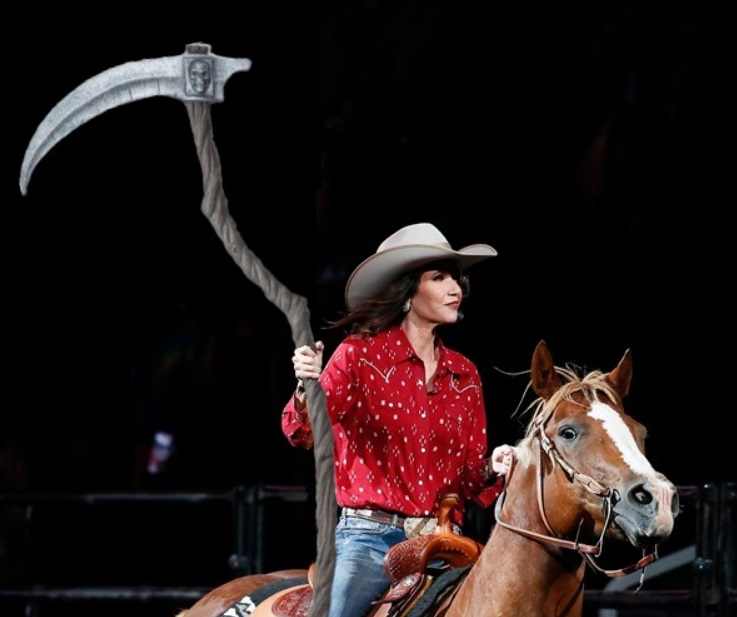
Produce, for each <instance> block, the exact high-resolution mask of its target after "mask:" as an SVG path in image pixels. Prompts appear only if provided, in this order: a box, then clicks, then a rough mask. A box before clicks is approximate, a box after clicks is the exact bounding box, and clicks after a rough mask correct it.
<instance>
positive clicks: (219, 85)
mask: <svg viewBox="0 0 737 617" xmlns="http://www.w3.org/2000/svg"><path fill="white" fill-rule="evenodd" d="M250 66H251V61H250V60H249V59H247V58H226V57H223V56H218V55H215V54H213V53H211V52H210V45H208V44H206V43H191V44H189V45H187V46H186V49H185V53H184V54H182V55H180V56H170V57H164V58H155V59H146V60H140V61H135V62H128V63H125V64H121V65H119V66H116V67H113V68H111V69H108V70H106V71H103V72H102V73H100V74H98V75H96V76H94V77H92V78H90V79H88V80H87V81H85V82H84V83H82V84H81V85H79V86H78V87H77V88H76V89H75V90H73V91H72V92H71V93H70V94H68V95H67V96H66V97H64V98H63V99H62V100H61V101H59V103H57V104H56V105H55V106H54V108H53V109H52V110H51V111H50V112H49V113H48V114H47V116H46V117H45V118H44V120H43V121H42V122H41V123H40V124H39V126H38V128H37V129H36V132H35V133H34V135H33V137H32V138H31V141H30V143H29V145H28V147H27V149H26V152H25V156H24V158H23V164H22V166H21V172H20V190H21V193H22V194H23V195H25V194H26V192H27V189H28V183H29V182H30V179H31V175H32V174H33V170H34V169H35V167H36V166H37V165H38V163H39V162H40V161H41V159H42V158H43V157H44V156H45V155H46V154H47V153H48V152H49V151H50V150H51V149H52V148H53V147H54V146H55V145H56V144H57V143H58V142H59V141H60V140H62V139H63V138H64V137H66V136H67V135H68V134H69V133H71V132H72V131H73V130H74V129H76V128H77V127H79V126H81V125H82V124H84V123H85V122H87V121H89V120H91V119H93V118H95V117H96V116H99V115H100V114H102V113H104V112H105V111H107V110H109V109H113V108H115V107H118V106H120V105H124V104H126V103H129V102H132V101H137V100H140V99H144V98H149V97H153V96H168V97H172V98H175V99H178V100H180V101H183V102H184V105H185V106H186V108H187V114H188V115H189V120H190V125H191V128H192V133H193V136H194V141H195V147H196V149H197V155H198V158H199V160H200V166H201V168H202V174H203V190H204V196H203V199H202V202H201V206H200V209H201V211H202V212H203V214H204V215H205V216H206V217H207V219H208V220H209V221H210V224H211V225H212V227H213V228H214V229H215V232H216V233H217V234H218V237H219V238H220V239H221V241H222V242H223V245H224V247H225V249H226V250H227V252H228V254H229V255H230V256H231V257H232V258H233V260H235V262H236V263H237V264H238V266H239V267H240V268H241V270H242V271H243V273H244V274H245V275H246V276H247V277H248V278H249V279H250V280H251V281H252V282H254V283H256V284H257V285H258V286H259V287H260V288H261V290H262V291H263V292H264V294H265V295H266V297H267V298H268V299H269V300H270V301H271V302H272V304H274V305H275V306H276V307H277V308H279V309H280V310H281V311H282V312H283V313H284V315H285V316H286V318H287V320H288V322H289V325H290V328H291V332H292V338H293V340H294V343H295V346H300V345H311V346H314V337H313V335H312V331H311V328H310V313H309V308H308V306H307V300H306V299H305V298H304V297H303V296H300V295H297V294H294V293H292V292H291V291H289V290H288V289H287V288H286V287H285V286H284V285H283V284H282V283H281V282H279V281H278V280H276V279H275V278H274V277H273V275H272V274H271V273H270V272H269V270H268V269H267V268H266V267H265V266H264V265H263V263H262V262H261V260H260V259H259V258H258V257H257V256H256V255H254V254H253V253H252V252H251V251H250V249H249V248H248V246H247V245H246V243H245V242H244V241H243V238H242V237H241V235H240V233H239V231H238V228H237V226H236V224H235V221H234V220H233V218H232V216H231V215H230V212H229V210H228V202H227V199H226V197H225V191H224V189H223V183H222V174H221V166H220V156H219V153H218V150H217V147H216V145H215V141H214V138H213V131H212V118H211V115H210V105H211V104H212V103H217V102H222V101H223V100H224V88H225V83H226V82H227V80H228V79H229V78H230V76H231V75H233V74H234V73H236V72H245V71H248V70H249V69H250ZM305 387H306V389H307V398H308V402H309V414H310V421H311V423H312V427H313V431H314V435H315V446H314V455H315V469H316V513H315V514H316V522H317V544H318V551H317V571H318V572H319V573H320V576H318V577H316V582H315V593H314V598H313V602H312V606H311V608H310V616H311V617H313V616H318V615H326V614H327V613H328V608H329V606H330V586H331V583H332V578H333V572H334V568H335V546H334V541H333V529H334V528H335V525H336V523H337V507H336V502H335V492H334V480H333V435H332V430H331V426H330V421H329V418H328V415H327V412H326V409H325V393H324V391H323V390H322V387H321V386H320V384H319V382H317V381H315V380H308V381H307V382H306V384H305Z"/></svg>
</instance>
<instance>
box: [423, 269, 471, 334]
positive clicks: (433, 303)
mask: <svg viewBox="0 0 737 617" xmlns="http://www.w3.org/2000/svg"><path fill="white" fill-rule="evenodd" d="M457 277H458V273H457V272H450V271H448V270H443V269H439V270H427V271H425V272H423V273H422V274H421V275H420V283H419V286H418V288H417V293H416V294H415V296H414V298H412V310H411V313H413V314H414V317H415V318H419V319H421V320H424V321H427V322H429V323H432V324H435V325H442V324H449V323H455V322H456V321H458V309H459V308H460V307H461V300H462V299H463V290H462V289H461V286H460V285H459V283H458V279H457Z"/></svg>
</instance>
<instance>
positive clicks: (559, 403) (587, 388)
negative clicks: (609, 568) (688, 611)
mask: <svg viewBox="0 0 737 617" xmlns="http://www.w3.org/2000/svg"><path fill="white" fill-rule="evenodd" d="M631 379H632V356H631V353H630V351H629V350H627V351H626V352H625V354H624V356H623V357H622V359H621V360H620V361H619V364H618V365H617V366H616V367H615V368H614V369H613V370H611V371H610V372H608V373H603V372H601V371H592V372H590V373H588V374H586V375H583V376H581V375H578V374H576V373H575V372H574V371H573V370H572V369H570V368H561V367H556V366H555V364H554V362H553V358H552V356H551V354H550V352H549V350H548V347H547V345H546V344H545V342H544V341H541V342H540V343H538V345H537V347H536V349H535V352H534V355H533V359H532V367H531V385H532V389H533V390H534V392H535V393H536V394H537V395H538V397H539V398H538V399H537V401H536V402H535V403H533V405H532V406H531V407H533V408H534V409H535V412H534V414H533V417H532V420H531V422H530V424H529V425H528V428H527V433H526V436H525V439H524V440H523V441H524V442H525V443H526V444H527V452H528V453H529V452H532V451H533V450H534V449H535V448H534V447H533V446H535V445H536V446H537V452H538V453H539V455H540V458H541V463H542V465H541V467H542V468H541V469H539V472H538V478H539V480H538V481H539V484H540V486H539V487H538V494H539V501H540V512H541V514H542V518H543V519H545V521H546V523H545V524H546V526H547V527H548V531H549V532H551V533H554V534H556V535H560V536H570V534H571V533H574V532H575V533H576V534H587V535H588V536H589V537H600V538H603V537H612V538H618V539H624V538H626V539H627V540H628V541H629V542H630V543H631V544H632V545H633V546H635V547H640V548H647V549H652V548H654V547H656V546H657V545H658V544H659V543H661V542H662V541H663V540H665V539H666V538H668V537H669V536H670V534H671V532H672V530H673V525H674V520H675V517H676V516H677V514H678V510H679V506H678V492H677V490H676V487H675V486H674V484H673V483H672V482H670V481H669V480H668V479H667V478H666V477H665V476H664V475H663V474H662V473H659V472H657V471H656V470H655V469H653V466H652V465H651V463H650V461H649V460H648V459H647V457H646V456H645V438H646V436H647V430H646V429H645V427H644V426H643V425H642V424H640V423H639V422H637V421H636V420H634V419H633V418H632V417H631V416H629V415H628V414H627V413H626V412H625V410H624V407H623V404H622V401H623V399H624V398H625V396H626V395H627V394H628V392H629V388H630V381H631ZM580 504H583V507H581V505H580ZM582 512H583V514H582ZM577 537H579V536H577Z"/></svg>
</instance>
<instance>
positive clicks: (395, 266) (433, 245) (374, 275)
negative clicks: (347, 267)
mask: <svg viewBox="0 0 737 617" xmlns="http://www.w3.org/2000/svg"><path fill="white" fill-rule="evenodd" d="M496 254H497V252H496V249H495V248H494V247H492V246H489V245H488V244H471V245H469V246H464V247H463V248H462V249H459V250H457V251H455V250H453V249H452V248H451V246H450V243H449V242H448V241H447V240H446V239H445V236H444V235H443V234H441V233H440V231H439V230H438V229H437V227H435V226H434V225H431V224H430V223H415V224H414V225H407V226H406V227H402V229H400V230H399V231H395V232H394V233H393V234H392V235H391V236H389V237H388V238H387V239H386V240H384V241H383V242H382V243H381V244H380V245H379V248H378V249H376V253H374V254H373V255H371V256H370V257H368V258H367V259H364V260H363V261H362V262H361V263H360V264H358V266H357V267H356V269H355V270H353V273H352V274H351V276H350V278H349V279H348V283H347V284H346V286H345V304H346V306H347V307H348V310H352V309H354V308H355V307H356V306H358V305H359V304H361V302H364V301H365V300H368V299H369V298H373V297H374V296H375V295H376V294H377V293H378V292H380V291H381V290H382V289H383V288H384V287H385V286H386V285H388V284H389V283H391V282H392V281H393V280H394V279H396V278H397V277H398V276H399V275H400V274H403V273H404V272H409V271H410V270H413V269H414V268H417V267H418V266H422V265H425V264H428V263H432V262H434V261H440V260H446V259H450V260H452V261H454V262H455V263H457V264H458V267H459V268H460V269H461V270H465V269H466V268H467V267H468V266H471V265H473V264H475V263H478V262H479V261H483V260H484V259H488V258H489V257H494V256H495V255H496Z"/></svg>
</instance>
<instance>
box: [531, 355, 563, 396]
mask: <svg viewBox="0 0 737 617" xmlns="http://www.w3.org/2000/svg"><path fill="white" fill-rule="evenodd" d="M530 374H531V382H532V389H533V390H534V391H535V394H537V395H538V396H540V397H541V398H542V399H543V400H546V401H547V400H548V399H549V398H550V397H551V396H553V394H554V393H555V392H556V391H557V390H558V388H560V377H559V376H558V373H556V372H555V363H554V362H553V356H552V355H550V351H549V350H548V346H547V344H546V343H545V341H540V342H539V343H538V344H537V347H535V352H534V353H533V354H532V369H531V371H530Z"/></svg>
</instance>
